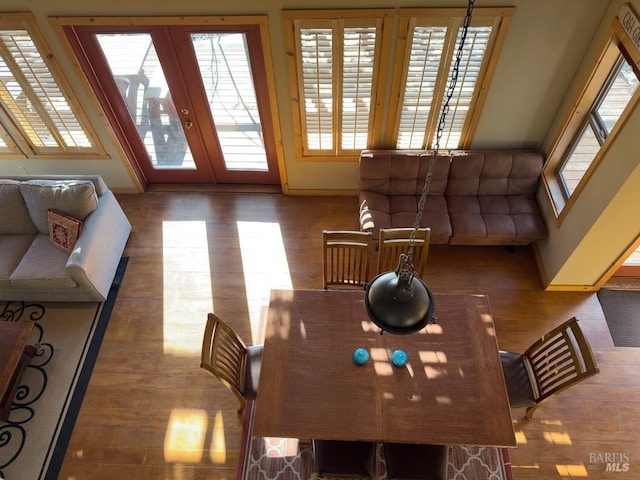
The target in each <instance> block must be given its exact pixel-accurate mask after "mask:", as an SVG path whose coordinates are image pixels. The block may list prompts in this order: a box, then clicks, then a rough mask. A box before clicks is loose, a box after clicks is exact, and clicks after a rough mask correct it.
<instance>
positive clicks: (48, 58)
mask: <svg viewBox="0 0 640 480" xmlns="http://www.w3.org/2000/svg"><path fill="white" fill-rule="evenodd" d="M0 30H2V31H7V30H21V31H25V32H27V34H28V35H29V37H30V41H31V42H32V43H33V46H34V47H35V50H37V52H38V54H39V56H40V59H41V60H42V62H43V63H44V64H45V66H46V68H47V70H48V74H49V75H50V78H51V79H52V80H53V81H54V82H55V85H56V87H57V89H58V91H59V93H60V95H61V97H62V98H64V100H65V102H66V105H67V106H68V108H69V110H70V111H71V113H72V116H73V119H74V121H75V122H77V125H78V127H79V128H80V129H81V131H82V133H83V134H84V136H85V137H86V139H87V141H88V143H90V144H91V145H90V146H86V147H82V146H73V145H67V144H66V142H65V141H64V139H63V138H62V136H61V134H60V132H59V130H58V129H57V128H51V126H53V125H54V122H53V120H52V117H50V116H48V115H47V117H46V118H44V119H43V120H42V121H43V123H44V124H46V125H49V126H50V130H51V132H52V136H53V138H55V141H56V143H57V146H50V147H48V146H37V145H35V144H34V143H33V142H32V141H31V140H30V139H29V136H28V135H27V134H26V133H25V130H24V129H23V127H22V126H21V125H19V124H18V123H17V122H16V121H15V120H14V118H13V116H12V115H11V114H10V113H9V112H8V111H7V110H5V108H0V136H1V137H2V139H3V140H4V141H5V142H6V143H7V148H8V149H11V150H12V151H11V152H7V151H4V152H0V158H10V159H15V158H24V159H55V160H61V159H69V160H75V159H79V158H82V159H107V158H110V156H109V155H108V154H107V152H106V151H105V149H104V146H103V144H102V142H100V140H99V138H98V135H97V134H96V132H95V130H94V128H93V126H92V125H91V123H90V122H89V119H88V117H87V115H86V113H85V111H84V110H83V108H82V107H81V102H80V100H79V99H78V98H77V97H76V96H75V94H74V93H73V89H72V88H71V86H70V84H69V82H68V81H67V79H66V77H65V76H64V74H63V71H62V68H61V67H60V65H59V64H58V62H57V60H56V55H55V54H54V53H53V52H52V51H51V49H50V48H49V46H48V43H47V41H46V40H45V37H44V36H43V34H42V33H41V31H40V28H39V27H38V24H37V22H36V20H35V17H34V16H33V15H32V14H30V13H6V14H3V15H1V16H0ZM2 50H4V45H2ZM14 62H15V60H13V59H11V64H12V65H13V64H14ZM8 65H9V64H8ZM15 79H16V81H17V82H18V83H19V84H20V88H21V89H22V90H23V91H25V92H28V93H27V95H28V97H35V96H37V94H36V93H35V91H34V90H33V88H32V86H31V85H30V84H29V83H28V82H27V81H26V80H25V79H23V78H21V76H16V77H15ZM38 103H39V105H37V106H34V108H36V110H37V111H38V112H39V115H41V116H42V115H43V112H45V111H44V109H43V108H41V105H40V102H38Z"/></svg>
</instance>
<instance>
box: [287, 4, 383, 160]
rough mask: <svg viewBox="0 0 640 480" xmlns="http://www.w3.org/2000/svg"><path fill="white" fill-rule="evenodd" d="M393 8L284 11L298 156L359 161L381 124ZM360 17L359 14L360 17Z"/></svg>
mask: <svg viewBox="0 0 640 480" xmlns="http://www.w3.org/2000/svg"><path fill="white" fill-rule="evenodd" d="M392 14H393V10H367V11H366V12H359V11H352V10H350V11H339V12H331V11H327V12H324V11H323V12H317V11H286V12H285V13H284V18H285V24H286V30H285V31H286V33H287V48H288V51H290V52H295V54H294V55H293V56H290V57H289V58H290V62H289V67H290V77H291V85H292V88H295V91H293V92H292V96H293V99H294V105H296V106H297V108H295V109H294V117H295V120H296V122H295V126H296V132H295V133H296V138H297V140H298V141H297V150H298V157H299V158H315V159H327V158H329V159H331V158H340V157H342V158H357V156H358V154H359V152H360V150H362V149H365V148H367V147H368V146H369V145H371V144H372V142H373V132H374V131H375V126H374V124H375V122H376V121H379V120H381V117H382V112H381V109H380V101H379V99H380V98H381V97H380V94H381V93H383V92H384V83H385V78H383V75H381V72H380V70H381V66H382V65H383V64H384V61H385V59H384V58H383V55H382V52H383V51H389V46H390V41H391V37H390V36H389V32H390V30H391V27H392V25H391V24H390V23H389V17H390V15H392ZM359 15H362V16H361V17H359Z"/></svg>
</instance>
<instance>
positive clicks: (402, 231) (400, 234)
mask: <svg viewBox="0 0 640 480" xmlns="http://www.w3.org/2000/svg"><path fill="white" fill-rule="evenodd" d="M413 230H414V229H413V228H381V229H380V232H379V234H378V273H382V272H393V271H395V269H396V268H397V267H398V259H399V258H400V254H402V253H404V254H406V253H408V252H409V245H410V240H409V239H410V236H411V232H413ZM430 237H431V229H430V228H419V229H418V230H416V236H415V240H414V242H413V259H412V262H411V263H413V266H414V268H415V271H416V274H417V275H418V276H419V277H422V276H423V274H424V267H425V265H426V264H427V256H428V255H429V239H430Z"/></svg>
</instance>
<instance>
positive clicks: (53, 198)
mask: <svg viewBox="0 0 640 480" xmlns="http://www.w3.org/2000/svg"><path fill="white" fill-rule="evenodd" d="M50 210H51V212H52V213H50V212H49V211H50ZM52 215H55V216H52ZM59 219H62V223H59ZM66 222H69V223H71V224H73V226H76V225H77V226H78V227H79V234H77V236H76V235H75V234H74V235H70V236H69V237H67V236H66V233H67V232H68V230H66V229H59V228H58V227H62V226H66V225H67V223H66ZM72 230H73V229H71V231H72ZM52 232H54V234H53V235H52ZM130 232H131V224H130V223H129V221H128V220H127V218H126V216H125V214H124V212H123V211H122V208H121V207H120V205H119V204H118V202H117V200H116V198H115V196H114V195H113V193H112V192H111V190H110V189H109V188H108V187H107V185H106V184H105V182H104V181H103V179H102V178H101V177H100V176H6V175H2V176H0V300H15V301H21V300H22V301H64V302H86V301H103V300H105V299H106V297H107V294H108V293H109V288H110V286H111V283H112V281H113V278H114V275H115V272H116V268H117V266H118V263H119V261H120V258H121V256H122V253H123V251H124V247H125V244H126V242H127V239H128V238H129V234H130ZM69 242H70V243H69ZM65 249H66V251H65Z"/></svg>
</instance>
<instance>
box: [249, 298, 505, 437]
mask: <svg viewBox="0 0 640 480" xmlns="http://www.w3.org/2000/svg"><path fill="white" fill-rule="evenodd" d="M434 303H435V313H434V314H435V316H436V317H437V323H436V324H429V325H427V326H426V327H425V328H424V329H422V330H420V331H419V332H417V333H413V334H409V335H395V334H392V333H389V332H385V333H383V334H381V333H380V330H379V328H378V327H377V326H376V325H375V324H374V323H373V322H372V321H371V320H370V319H369V318H368V316H367V313H366V309H365V305H364V292H363V291H332V290H273V291H272V292H271V298H270V303H269V311H268V315H267V317H268V319H267V325H266V333H265V342H264V352H263V361H262V368H261V373H260V386H259V389H258V396H257V399H256V403H255V417H254V425H253V434H254V435H255V436H261V437H285V438H300V439H312V438H316V439H327V440H361V441H374V442H401V443H417V444H441V445H484V446H496V447H498V446H499V447H513V446H515V445H516V441H515V434H514V429H513V423H512V420H511V410H510V407H509V401H508V397H507V390H506V386H505V382H504V377H503V373H502V366H501V363H500V355H499V351H498V344H497V341H496V332H495V327H494V324H493V318H492V316H491V309H490V306H489V300H488V298H487V297H486V296H484V295H466V294H463V295H459V294H434ZM357 348H364V349H366V350H367V351H368V352H369V354H370V358H369V360H368V361H367V363H365V364H364V365H358V364H356V363H355V362H354V360H353V353H354V351H355V350H356V349H357ZM395 350H403V351H404V352H406V354H407V357H408V361H407V363H406V365H405V366H403V367H397V366H395V365H394V364H393V363H392V360H391V356H392V353H393V352H394V351H395Z"/></svg>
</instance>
